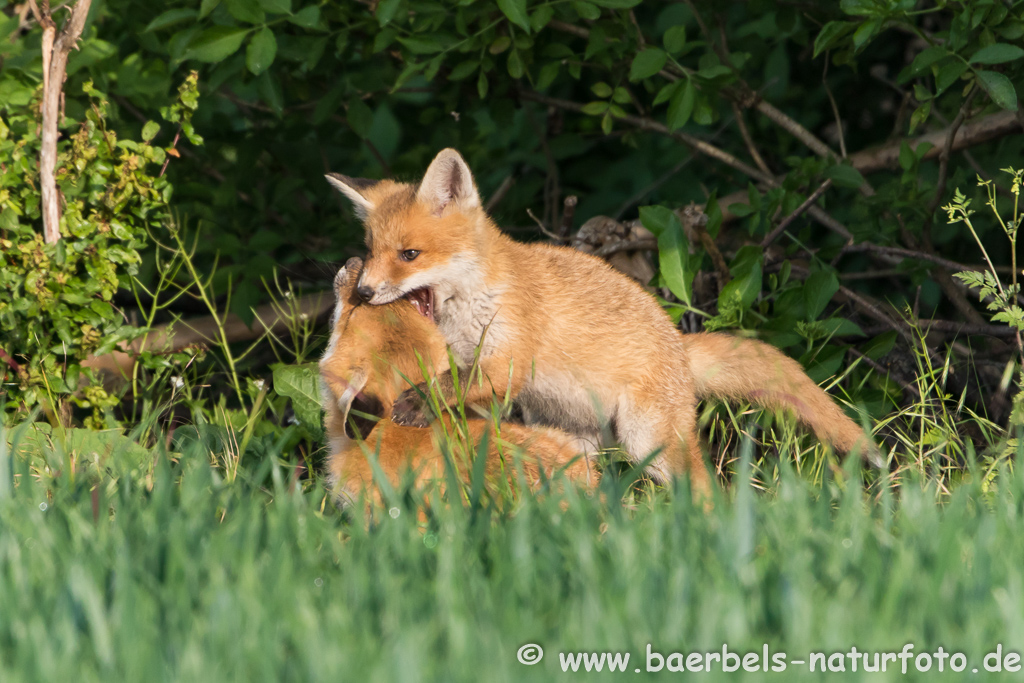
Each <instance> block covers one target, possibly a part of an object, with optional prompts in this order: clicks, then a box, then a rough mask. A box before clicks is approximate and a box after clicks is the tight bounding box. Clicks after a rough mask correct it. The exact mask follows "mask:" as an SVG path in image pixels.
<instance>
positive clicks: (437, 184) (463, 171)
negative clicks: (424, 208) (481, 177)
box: [416, 148, 480, 216]
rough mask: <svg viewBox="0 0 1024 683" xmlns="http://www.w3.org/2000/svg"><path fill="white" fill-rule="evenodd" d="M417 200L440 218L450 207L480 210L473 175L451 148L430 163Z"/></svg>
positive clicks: (421, 182)
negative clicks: (431, 209)
mask: <svg viewBox="0 0 1024 683" xmlns="http://www.w3.org/2000/svg"><path fill="white" fill-rule="evenodd" d="M416 199H418V200H419V201H421V202H423V203H424V204H426V205H428V206H430V207H432V208H433V212H434V214H436V215H438V216H440V215H441V214H442V213H443V212H444V210H445V209H446V208H447V207H448V206H449V205H453V206H455V207H456V208H458V209H461V210H463V211H465V210H467V209H471V208H473V207H476V206H480V195H479V194H477V191H476V185H474V184H473V174H472V173H470V171H469V166H467V165H466V162H465V160H463V158H462V155H460V154H459V153H458V152H456V151H455V150H454V149H451V148H449V149H443V150H441V151H440V152H438V154H437V156H436V157H434V160H433V161H431V162H430V166H428V167H427V172H426V173H424V174H423V180H422V181H420V187H419V189H418V190H417V191H416Z"/></svg>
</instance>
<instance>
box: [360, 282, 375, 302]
mask: <svg viewBox="0 0 1024 683" xmlns="http://www.w3.org/2000/svg"><path fill="white" fill-rule="evenodd" d="M356 294H358V295H359V298H360V299H362V300H363V301H369V300H370V299H372V298H373V288H372V287H367V286H366V285H359V286H358V287H356Z"/></svg>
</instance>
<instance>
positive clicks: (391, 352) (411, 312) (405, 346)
mask: <svg viewBox="0 0 1024 683" xmlns="http://www.w3.org/2000/svg"><path fill="white" fill-rule="evenodd" d="M360 267H361V262H360V261H359V259H350V260H349V262H348V263H347V264H346V266H345V268H343V269H342V270H341V271H340V272H339V273H338V277H337V279H336V280H335V290H336V294H337V296H338V304H337V307H336V309H335V316H334V321H333V323H332V333H331V341H330V344H329V346H328V350H327V352H326V353H325V354H324V357H323V359H322V360H321V361H320V373H321V378H322V380H323V387H324V408H325V417H324V422H325V427H326V430H327V434H328V439H329V443H330V445H331V454H330V456H329V459H328V466H327V469H328V473H329V479H330V481H331V484H332V486H333V487H334V490H335V495H336V497H337V499H338V500H339V502H341V503H343V504H344V503H348V502H351V501H353V500H357V499H359V498H360V497H362V496H367V500H368V501H376V502H378V503H379V502H380V495H379V491H378V490H377V489H376V487H375V486H373V485H372V484H373V470H372V467H371V465H370V462H369V460H368V455H369V454H370V453H373V454H375V457H377V458H378V461H379V463H380V466H381V468H382V470H383V472H384V474H385V476H386V477H387V479H388V481H390V482H391V484H392V485H393V486H397V485H399V484H400V482H401V476H402V473H403V472H404V471H405V470H406V468H410V469H412V470H413V472H415V476H416V482H417V484H425V483H426V482H428V481H432V480H435V481H442V482H443V479H444V471H445V463H444V457H443V456H442V455H441V453H440V450H439V449H438V443H437V442H438V439H439V437H440V432H441V431H442V430H447V431H449V433H451V432H452V429H453V427H452V422H451V421H450V420H448V419H446V420H444V421H443V422H441V423H437V424H436V425H435V428H434V429H418V428H415V427H403V426H400V425H396V424H394V423H393V422H392V421H391V419H390V418H391V413H392V407H391V406H392V404H393V403H394V401H395V400H396V398H397V397H398V396H399V394H400V393H401V392H402V391H403V390H404V389H406V388H408V386H409V383H408V381H407V380H406V378H408V379H409V380H412V381H417V380H421V379H423V376H424V373H423V370H424V369H425V370H426V373H427V376H428V377H429V376H431V375H433V374H434V373H435V372H437V371H438V370H441V371H443V370H445V369H447V367H448V359H447V349H446V347H445V344H444V340H443V338H442V337H441V335H440V333H439V332H438V331H437V329H436V328H435V327H434V325H432V324H431V323H430V322H429V321H428V320H427V319H426V318H424V317H423V316H421V315H419V314H418V313H417V312H416V310H415V309H414V308H413V306H412V305H411V304H409V303H408V302H405V301H396V302H394V303H391V304H388V305H386V306H368V305H363V304H362V302H360V301H359V299H358V297H356V296H355V294H354V292H353V288H354V287H355V281H356V277H357V276H358V274H359V270H360ZM417 354H418V355H417ZM421 362H422V364H423V367H421V365H420V363H421ZM350 409H355V410H363V411H372V412H376V413H378V414H379V416H380V417H381V421H380V422H379V423H377V425H376V426H372V423H364V424H362V425H360V428H362V429H366V430H367V431H368V432H369V433H363V434H361V435H360V434H354V433H352V432H351V430H350V429H348V427H349V425H348V424H347V422H348V415H349V411H350ZM491 426H492V425H491V424H490V422H489V421H487V420H483V419H470V420H468V421H467V427H468V430H469V434H468V437H469V438H468V440H467V439H465V438H464V437H465V436H466V435H463V438H462V439H461V440H460V439H459V438H458V437H456V438H454V439H451V440H450V441H451V442H452V443H457V444H461V445H462V446H463V447H464V449H465V450H468V451H470V452H472V453H474V454H475V452H476V444H478V443H480V441H481V439H482V438H483V437H484V433H485V432H488V431H493V430H490V427H491ZM371 427H372V429H371ZM358 436H364V437H365V442H363V441H362V440H360V439H358V438H357V437H358ZM519 451H522V452H521V453H519ZM579 451H580V449H579V447H578V445H577V443H576V440H575V439H574V438H573V437H572V436H570V435H569V434H565V433H564V432H560V431H558V430H554V429H532V428H527V427H523V426H519V425H513V424H503V425H501V428H500V433H499V434H493V433H492V434H491V436H490V442H489V448H488V455H487V474H488V476H489V477H490V478H491V479H492V480H493V479H494V478H497V477H501V476H505V477H507V478H508V479H509V480H511V479H514V478H515V467H514V465H513V460H512V455H513V453H517V454H519V455H520V456H521V460H520V462H521V466H522V471H523V474H524V476H525V478H526V480H527V482H528V483H529V484H530V485H531V486H534V487H536V486H537V485H539V484H540V483H541V481H542V480H543V479H545V478H548V477H550V476H552V475H553V474H554V473H555V471H556V470H564V471H565V474H566V476H567V477H568V478H569V479H572V480H575V481H580V482H589V481H590V480H591V479H592V477H593V472H592V471H591V470H590V468H589V463H588V462H587V460H586V459H583V458H579V457H577V456H578V454H579ZM458 455H459V454H453V457H455V458H456V460H457V461H458V460H463V459H468V458H459V457H458ZM458 464H459V466H460V470H461V471H462V472H463V475H464V478H465V479H466V480H468V471H469V467H470V466H469V465H468V464H467V463H465V462H459V463H458ZM542 470H543V476H542V474H541V472H542Z"/></svg>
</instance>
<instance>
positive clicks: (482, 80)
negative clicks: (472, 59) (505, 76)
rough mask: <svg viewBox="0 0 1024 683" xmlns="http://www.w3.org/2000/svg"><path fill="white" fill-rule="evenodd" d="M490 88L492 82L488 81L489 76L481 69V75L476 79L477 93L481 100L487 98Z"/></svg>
mask: <svg viewBox="0 0 1024 683" xmlns="http://www.w3.org/2000/svg"><path fill="white" fill-rule="evenodd" d="M489 87H490V81H488V80H487V74H486V73H484V70H483V69H480V75H479V76H478V77H477V79H476V93H477V95H479V96H480V99H483V98H485V97H487V89H488V88H489Z"/></svg>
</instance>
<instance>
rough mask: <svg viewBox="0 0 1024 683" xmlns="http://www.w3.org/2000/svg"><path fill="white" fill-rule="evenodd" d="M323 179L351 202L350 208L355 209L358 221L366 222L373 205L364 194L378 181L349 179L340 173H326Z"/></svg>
mask: <svg viewBox="0 0 1024 683" xmlns="http://www.w3.org/2000/svg"><path fill="white" fill-rule="evenodd" d="M324 177H325V178H327V182H329V183H330V184H331V185H333V186H334V189H336V190H338V191H339V192H341V193H342V194H343V195H345V196H346V197H348V198H349V199H350V200H351V201H352V208H353V209H355V211H356V215H357V216H359V220H366V217H367V216H369V215H370V212H371V211H373V207H374V205H373V202H371V201H370V200H369V199H367V198H366V194H364V193H365V192H366V191H367V190H368V189H370V188H371V187H373V186H374V185H376V184H377V183H378V182H379V181H377V180H368V179H367V178H349V177H348V176H347V175H341V174H340V173H328V174H327V175H326V176H324Z"/></svg>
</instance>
